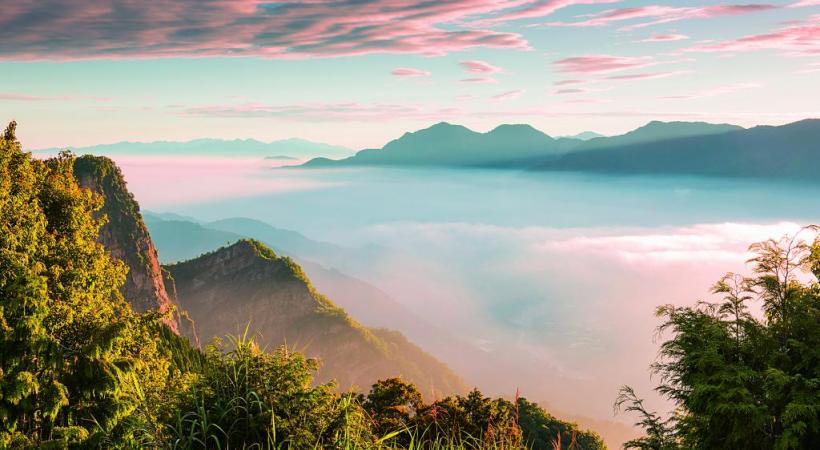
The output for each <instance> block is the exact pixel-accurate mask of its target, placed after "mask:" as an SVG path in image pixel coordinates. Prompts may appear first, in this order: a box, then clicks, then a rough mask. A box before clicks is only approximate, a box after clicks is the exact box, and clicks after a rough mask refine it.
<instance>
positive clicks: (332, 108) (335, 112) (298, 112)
mask: <svg viewBox="0 0 820 450" xmlns="http://www.w3.org/2000/svg"><path fill="white" fill-rule="evenodd" d="M180 113H181V114H183V115H186V116H199V117H212V118H223V119H225V118H228V119H240V118H279V119H284V120H292V121H301V122H326V121H346V120H353V121H355V120H367V121H390V120H393V119H394V118H396V117H402V118H413V119H419V120H421V119H424V120H444V119H446V118H448V117H449V116H454V115H458V114H461V111H460V110H458V109H456V108H441V109H434V110H429V109H425V108H422V107H418V106H413V105H398V104H385V103H377V104H362V103H356V102H348V103H303V104H286V105H271V104H265V103H242V104H235V105H205V106H195V107H189V108H184V109H182V110H181V111H180Z"/></svg>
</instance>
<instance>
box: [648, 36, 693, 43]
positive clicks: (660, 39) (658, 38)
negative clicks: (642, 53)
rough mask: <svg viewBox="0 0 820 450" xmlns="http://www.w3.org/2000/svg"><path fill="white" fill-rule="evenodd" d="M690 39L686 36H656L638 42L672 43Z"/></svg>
mask: <svg viewBox="0 0 820 450" xmlns="http://www.w3.org/2000/svg"><path fill="white" fill-rule="evenodd" d="M686 39H689V36H687V35H685V34H656V35H653V36H652V37H648V38H646V39H642V40H640V41H638V42H671V41H683V40H686Z"/></svg>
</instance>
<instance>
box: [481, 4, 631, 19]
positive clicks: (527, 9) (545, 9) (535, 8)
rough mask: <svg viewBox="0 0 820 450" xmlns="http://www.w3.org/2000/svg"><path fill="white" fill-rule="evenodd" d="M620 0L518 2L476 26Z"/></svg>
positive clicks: (543, 15) (544, 15)
mask: <svg viewBox="0 0 820 450" xmlns="http://www.w3.org/2000/svg"><path fill="white" fill-rule="evenodd" d="M619 1H621V0H537V1H526V2H519V3H522V4H523V5H521V6H519V7H513V8H510V9H508V10H506V11H504V12H503V13H502V14H501V15H500V16H499V17H493V18H489V19H483V20H478V21H476V22H475V24H476V25H495V24H499V23H503V22H510V21H513V20H522V19H533V18H538V17H546V16H549V15H550V14H552V13H554V12H555V11H558V10H559V9H562V8H566V7H568V6H572V5H598V4H605V3H618V2H619Z"/></svg>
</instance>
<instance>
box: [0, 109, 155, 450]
mask: <svg viewBox="0 0 820 450" xmlns="http://www.w3.org/2000/svg"><path fill="white" fill-rule="evenodd" d="M72 167H73V156H72V155H71V154H70V153H62V154H60V156H59V157H57V158H53V159H50V160H46V161H40V160H35V159H33V158H32V157H31V155H30V154H28V153H25V152H23V151H22V148H21V146H20V144H19V142H17V140H16V137H15V124H14V123H12V124H11V125H9V127H8V128H7V129H6V131H5V133H4V134H3V136H2V139H1V140H0V370H1V371H0V418H1V419H2V420H1V421H0V444H2V445H10V446H18V447H25V446H37V447H39V446H48V445H67V444H68V443H71V442H74V443H85V444H92V443H96V444H98V445H101V444H102V442H103V441H104V440H105V439H107V438H109V437H110V436H113V435H115V434H122V439H125V440H128V439H131V438H133V429H132V430H130V431H129V430H127V429H126V428H127V426H128V421H126V420H125V419H126V418H127V417H133V416H134V415H135V413H136V412H137V411H136V410H137V406H138V405H139V403H140V401H141V389H140V383H141V381H142V380H143V379H148V378H150V377H142V375H145V374H148V373H151V372H154V371H156V370H160V371H161V369H162V367H163V365H162V363H161V358H158V357H157V354H156V352H155V351H154V350H155V349H154V347H153V345H152V344H153V342H154V340H152V339H149V340H148V341H147V342H146V343H142V342H139V341H138V340H137V339H136V338H137V337H138V336H140V335H142V334H143V333H148V332H150V331H149V328H150V327H151V325H150V322H152V320H151V318H149V317H147V316H146V317H139V316H136V315H134V314H133V312H132V311H131V309H130V308H129V307H128V305H127V304H126V303H125V302H124V301H123V299H122V297H121V295H120V294H119V288H120V286H121V285H122V283H123V281H124V277H125V273H126V269H125V267H124V265H123V264H122V263H120V262H118V261H114V260H112V259H111V258H109V256H108V254H107V253H106V251H105V249H104V248H102V247H101V246H100V245H98V244H97V243H96V237H97V230H98V229H99V227H100V225H101V223H102V220H104V219H103V218H101V219H99V220H97V219H94V218H93V215H92V213H93V212H94V211H95V210H96V209H98V208H99V207H100V205H101V199H100V198H99V197H97V196H95V195H94V194H92V193H91V192H89V191H87V190H82V189H80V188H79V187H78V185H77V183H76V181H75V180H74V177H73V170H72ZM137 356H139V358H137ZM155 363H156V364H155ZM126 436H131V437H126ZM123 442H124V441H123Z"/></svg>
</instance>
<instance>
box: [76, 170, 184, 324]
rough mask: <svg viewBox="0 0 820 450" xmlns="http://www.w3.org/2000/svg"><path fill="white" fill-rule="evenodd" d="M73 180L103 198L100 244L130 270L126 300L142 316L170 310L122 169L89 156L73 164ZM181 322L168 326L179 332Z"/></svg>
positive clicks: (173, 321)
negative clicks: (102, 222) (146, 312)
mask: <svg viewBox="0 0 820 450" xmlns="http://www.w3.org/2000/svg"><path fill="white" fill-rule="evenodd" d="M74 177H75V178H76V179H77V182H78V184H79V185H80V187H82V188H84V189H90V190H91V191H93V192H96V193H98V194H100V195H101V196H102V198H103V201H104V203H103V207H102V208H101V209H100V211H99V212H98V214H99V215H103V214H104V215H105V216H107V221H106V223H105V224H104V225H103V226H102V227H101V228H100V234H99V239H98V241H99V242H100V243H101V244H102V245H103V246H104V247H105V248H106V249H107V250H108V251H109V252H110V253H111V256H112V257H114V258H117V259H120V260H122V261H123V262H124V263H125V264H126V265H127V266H128V275H127V277H126V280H125V284H124V285H123V287H122V294H123V297H125V299H126V300H128V302H129V303H130V304H131V306H132V307H133V308H134V309H135V310H137V311H139V312H144V311H147V310H155V309H156V310H160V311H163V312H164V311H167V310H169V309H171V308H172V307H173V305H172V301H171V299H170V297H169V296H168V293H167V291H166V289H165V283H164V280H163V273H162V268H161V266H160V264H159V260H158V258H157V250H156V248H155V247H154V243H153V242H152V241H151V237H150V235H149V234H148V229H147V228H146V226H145V223H144V222H143V220H142V216H141V215H140V210H139V205H138V204H137V202H136V200H134V197H133V195H131V193H130V192H129V191H128V188H127V187H126V184H125V179H124V178H123V176H122V172H121V171H120V169H119V168H118V167H117V166H116V164H114V162H113V161H111V160H110V159H108V158H105V157H96V156H90V155H86V156H82V157H79V158H76V159H75V160H74ZM178 321H179V318H178V317H176V316H175V317H174V318H171V319H168V320H167V325H168V326H170V327H171V328H172V329H173V330H174V331H178V328H179V323H178Z"/></svg>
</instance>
